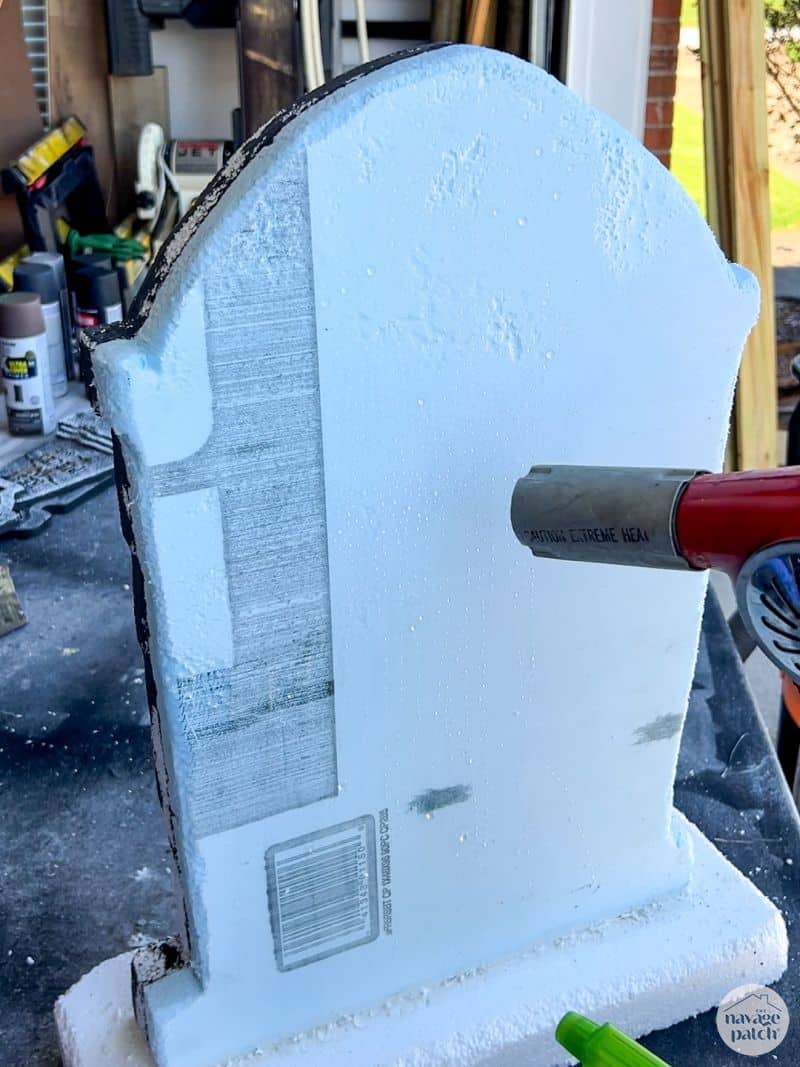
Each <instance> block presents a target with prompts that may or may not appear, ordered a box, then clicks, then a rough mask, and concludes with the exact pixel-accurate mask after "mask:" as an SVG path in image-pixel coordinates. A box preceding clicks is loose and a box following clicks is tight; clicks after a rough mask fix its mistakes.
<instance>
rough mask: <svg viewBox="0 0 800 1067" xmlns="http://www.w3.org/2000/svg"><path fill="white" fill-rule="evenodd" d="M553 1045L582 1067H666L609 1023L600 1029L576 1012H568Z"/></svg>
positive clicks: (557, 1029) (656, 1057) (665, 1064)
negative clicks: (574, 1058)
mask: <svg viewBox="0 0 800 1067" xmlns="http://www.w3.org/2000/svg"><path fill="white" fill-rule="evenodd" d="M556 1041H558V1043H559V1044H560V1045H563V1046H564V1048H565V1049H566V1050H567V1052H571V1053H572V1055H573V1056H575V1057H576V1058H577V1059H579V1060H580V1061H581V1063H582V1064H583V1067H669V1064H668V1063H666V1062H665V1061H664V1060H662V1059H660V1058H659V1057H658V1056H655V1055H654V1054H653V1053H652V1052H648V1050H647V1049H646V1048H644V1047H643V1046H642V1045H640V1044H638V1042H636V1041H634V1040H633V1038H631V1037H628V1035H627V1034H623V1033H622V1031H621V1030H617V1028H616V1027H615V1026H612V1025H611V1023H604V1024H603V1025H602V1026H601V1025H600V1023H593V1022H592V1020H591V1019H587V1018H586V1017H585V1016H583V1015H578V1013H577V1012H575V1011H568V1012H567V1014H566V1015H565V1016H564V1018H563V1019H562V1020H561V1022H560V1023H559V1024H558V1026H557V1027H556Z"/></svg>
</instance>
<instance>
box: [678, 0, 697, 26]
mask: <svg viewBox="0 0 800 1067" xmlns="http://www.w3.org/2000/svg"><path fill="white" fill-rule="evenodd" d="M699 25H700V16H699V15H698V13H697V0H683V3H682V4H681V28H684V27H688V28H690V29H693V30H696V29H697V27H698V26H699Z"/></svg>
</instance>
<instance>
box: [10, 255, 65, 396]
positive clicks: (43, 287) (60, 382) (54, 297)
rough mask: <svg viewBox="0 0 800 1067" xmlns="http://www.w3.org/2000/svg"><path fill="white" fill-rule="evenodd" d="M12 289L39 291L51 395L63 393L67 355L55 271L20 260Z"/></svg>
mask: <svg viewBox="0 0 800 1067" xmlns="http://www.w3.org/2000/svg"><path fill="white" fill-rule="evenodd" d="M14 290H15V292H20V293H38V294H39V299H40V300H41V302H42V315H43V316H44V328H45V330H46V332H47V350H48V358H49V361H50V385H51V386H52V389H53V396H64V394H65V393H66V391H67V359H66V353H65V351H64V334H63V330H62V326H61V303H60V301H59V291H58V284H57V282H56V279H55V275H54V274H53V272H52V271H51V270H50V268H49V267H47V266H46V265H45V264H44V263H29V262H25V261H24V260H23V262H22V263H18V264H17V266H16V267H15V268H14Z"/></svg>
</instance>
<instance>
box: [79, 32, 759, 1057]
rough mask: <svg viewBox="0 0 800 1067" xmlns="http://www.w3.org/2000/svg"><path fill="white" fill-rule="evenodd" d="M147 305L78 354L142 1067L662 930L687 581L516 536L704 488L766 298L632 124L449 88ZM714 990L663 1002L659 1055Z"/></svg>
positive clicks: (350, 99)
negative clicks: (475, 973) (92, 475)
mask: <svg viewBox="0 0 800 1067" xmlns="http://www.w3.org/2000/svg"><path fill="white" fill-rule="evenodd" d="M160 263H161V265H160V266H159V267H158V268H157V269H156V271H155V275H154V281H153V282H152V283H151V286H150V288H149V290H148V291H147V292H146V293H145V295H144V298H143V303H142V306H141V307H140V310H139V314H138V316H137V317H136V318H135V320H134V322H133V323H132V324H131V325H130V326H126V327H122V328H120V329H118V330H116V331H112V332H111V333H110V334H107V335H106V337H105V339H104V341H103V343H101V344H100V345H99V347H98V348H97V351H96V352H95V354H94V366H95V370H96V374H97V379H98V389H99V393H100V397H101V402H102V408H103V413H104V414H105V415H106V417H107V418H108V419H109V420H110V422H111V424H112V426H113V428H114V430H115V432H116V434H117V435H118V437H119V439H120V442H121V455H122V458H123V459H124V464H125V468H126V481H127V485H126V488H125V493H124V501H125V504H126V512H125V520H126V523H129V525H130V533H131V535H132V537H133V540H134V541H135V554H136V560H137V565H138V566H140V567H141V572H142V578H143V582H142V586H141V587H140V595H139V612H140V617H141V616H143V615H144V614H145V612H146V616H147V622H148V626H149V631H148V632H147V633H143V637H144V638H145V647H146V651H147V654H148V658H149V669H150V682H151V685H150V694H151V700H152V701H153V703H154V706H155V724H156V730H155V738H156V750H157V756H158V759H159V777H160V781H161V786H162V790H163V794H164V797H165V799H166V803H167V808H168V812H169V815H170V820H171V828H172V832H173V835H174V839H175V846H176V853H177V857H178V863H179V866H180V870H181V873H182V883H183V886H184V890H185V896H186V904H187V912H188V916H189V928H190V934H191V959H192V967H191V968H188V967H187V968H183V969H182V970H177V971H174V972H173V973H170V974H168V975H167V976H165V977H163V978H161V979H159V980H156V981H153V982H151V983H149V984H143V985H142V987H141V990H140V996H141V1004H142V1013H141V1014H142V1020H143V1021H144V1022H145V1023H146V1025H147V1027H148V1037H149V1041H150V1044H151V1047H152V1049H153V1052H154V1055H155V1058H156V1060H157V1062H158V1063H159V1065H160V1067H205V1065H206V1064H211V1063H214V1062H216V1061H217V1060H220V1059H223V1058H224V1057H225V1056H228V1055H233V1054H235V1053H239V1052H245V1051H247V1050H249V1049H252V1048H253V1047H255V1046H256V1045H258V1044H267V1043H270V1042H274V1041H280V1040H285V1039H289V1038H290V1037H291V1035H294V1034H297V1033H301V1032H305V1031H308V1030H309V1029H311V1028H313V1027H316V1026H319V1025H325V1024H327V1023H328V1022H329V1021H330V1020H332V1019H335V1018H338V1017H340V1016H342V1015H343V1014H345V1013H354V1012H355V1013H358V1012H369V1011H370V1010H371V1009H374V1008H375V1005H379V1004H382V1003H383V1002H384V1001H385V1000H386V998H387V997H392V996H401V997H403V996H409V997H410V998H411V1000H412V1001H414V1000H415V999H418V998H419V996H420V994H419V992H418V991H419V989H420V988H421V987H425V988H434V987H438V984H439V983H442V982H445V981H447V980H449V979H450V978H451V977H452V976H453V975H458V974H462V973H464V972H467V971H472V970H474V969H475V968H484V967H491V965H493V964H494V963H495V962H496V961H497V960H501V959H506V958H509V957H516V956H518V955H519V953H522V952H527V951H530V950H531V948H532V946H535V945H537V944H546V943H551V942H552V939H553V938H555V937H558V936H562V937H563V936H567V935H569V934H570V932H571V931H573V930H575V929H583V928H585V927H587V926H588V925H590V924H592V923H597V922H600V921H602V920H610V919H612V918H613V917H614V916H616V915H620V914H623V913H628V912H630V911H631V910H634V909H639V908H642V907H645V906H648V905H652V904H653V902H654V901H660V902H661V904H660V905H659V906H663V907H669V906H670V905H669V903H668V902H669V899H670V897H671V896H675V895H676V894H680V893H681V892H682V891H683V890H684V889H685V887H686V885H687V883H688V881H689V879H690V876H691V873H692V849H691V842H690V839H689V836H688V835H687V833H686V832H685V831H683V830H681V829H680V827H679V826H678V828H677V829H676V826H675V824H674V823H673V821H672V806H671V794H672V781H673V776H674V769H675V760H676V755H677V748H678V741H679V735H680V729H681V724H682V721H683V716H684V713H685V709H686V702H687V697H688V692H689V686H690V680H691V675H692V667H693V663H694V657H695V653H696V644H697V634H698V629H699V624H700V614H701V606H702V599H703V593H704V589H705V580H704V578H703V577H702V576H701V575H699V574H688V573H687V574H683V573H658V572H648V571H642V570H633V569H625V568H603V567H599V566H593V565H588V564H587V565H582V564H568V565H567V564H560V563H554V562H552V561H547V560H537V561H532V559H531V556H530V554H529V553H526V552H525V551H524V550H522V549H521V548H520V547H519V545H518V544H517V542H516V540H515V538H514V536H513V533H512V531H511V527H510V523H509V517H508V508H509V500H510V494H511V490H512V488H513V485H514V482H515V480H516V478H517V477H518V476H519V475H521V474H523V473H524V472H525V471H526V469H527V468H528V467H529V466H530V464H531V463H532V462H536V463H547V462H553V463H583V464H592V463H596V464H620V465H625V464H639V465H647V466H650V465H652V466H677V467H695V468H710V469H714V468H718V467H719V465H720V463H721V459H722V452H723V442H724V439H725V434H726V429H727V421H728V414H729V409H730V401H731V396H732V390H733V383H734V378H735V373H736V368H737V364H738V358H739V354H740V351H741V347H742V344H743V341H744V338H745V336H746V334H747V331H748V329H749V327H750V325H751V324H752V322H753V320H754V318H755V315H756V311H757V303H758V294H757V290H756V286H755V284H754V282H753V279H752V278H751V277H750V275H748V274H747V273H746V272H744V271H741V270H740V269H738V268H736V267H732V266H730V265H729V264H727V263H726V262H725V260H724V259H723V257H722V256H721V254H720V252H719V249H718V248H717V246H716V244H715V242H714V239H713V237H712V235H711V233H710V231H709V230H708V228H707V227H706V225H705V223H704V222H703V220H702V219H701V218H700V216H699V215H698V213H697V211H696V210H695V208H694V206H693V205H692V204H691V203H690V202H689V200H688V198H687V197H686V196H685V194H684V193H683V192H682V190H681V189H680V188H679V187H678V185H677V184H676V183H675V182H674V180H673V179H672V177H671V176H670V175H669V173H668V172H667V171H666V170H664V168H663V167H661V165H660V164H659V163H658V162H657V161H656V160H655V159H654V158H653V157H652V156H651V155H650V154H649V153H647V152H646V151H645V150H644V149H643V148H642V146H641V145H639V144H638V143H636V142H635V141H633V140H632V139H631V138H630V137H628V135H627V134H625V133H624V132H623V131H622V130H621V129H620V128H618V127H617V126H615V125H614V124H613V123H612V122H611V121H610V120H608V119H607V118H604V117H603V116H602V115H600V114H599V113H597V112H595V111H593V110H592V109H590V108H588V107H586V106H585V105H583V104H581V103H580V102H579V101H578V100H576V99H575V98H574V97H573V96H572V95H571V94H570V93H569V92H568V91H567V90H566V89H564V87H563V86H561V85H560V84H559V83H557V82H556V81H555V80H553V79H551V78H549V77H548V76H547V75H545V74H544V73H542V72H541V71H540V70H538V69H537V68H535V67H533V66H531V65H529V64H525V63H522V62H520V61H518V60H515V59H512V58H510V57H508V56H505V55H501V54H499V53H495V52H490V51H486V50H480V49H471V48H460V47H449V48H444V49H440V50H436V51H429V52H426V53H423V54H420V55H416V56H412V57H410V58H404V59H399V60H395V61H394V62H391V63H389V64H388V65H385V66H383V67H382V68H381V69H374V70H372V71H371V72H370V73H367V74H366V75H364V76H363V77H360V78H357V79H356V80H354V81H352V82H351V83H350V84H347V85H345V86H343V87H340V88H338V89H336V90H335V91H333V92H330V93H329V94H328V95H327V96H325V97H324V98H323V99H321V100H320V101H318V102H317V103H314V104H313V106H310V107H305V106H304V107H299V108H298V109H296V111H295V113H294V114H293V115H292V116H290V117H289V118H288V120H286V119H284V120H281V121H280V122H278V123H277V124H276V125H275V126H273V127H272V128H269V127H268V128H267V129H266V130H265V131H264V132H263V133H262V134H261V135H260V137H259V138H257V139H256V140H255V141H254V142H251V143H250V145H249V146H248V147H246V148H245V149H244V150H243V153H240V154H237V155H236V156H234V157H233V159H232V161H231V164H230V167H229V168H228V170H227V172H226V173H225V174H224V175H223V176H222V177H221V178H220V179H218V180H217V181H216V183H215V184H214V185H213V186H212V188H211V190H210V191H209V193H208V194H207V195H206V197H205V198H204V199H203V201H202V202H201V203H200V205H199V206H198V208H197V210H196V211H195V212H194V214H193V215H191V216H190V217H189V219H188V221H187V223H186V224H185V225H184V226H183V227H182V228H181V229H180V230H179V231H178V232H177V234H176V235H175V236H174V237H173V238H172V240H171V242H169V243H168V245H166V246H165V249H164V254H163V258H162V260H161V261H160ZM664 306H668V307H669V308H670V309H671V312H670V315H669V316H668V317H665V316H664V315H663V307H664ZM654 323H658V328H657V329H656V328H654ZM730 879H731V880H730V882H729V886H730V893H731V895H732V896H733V895H735V892H736V891H738V892H739V893H740V894H741V901H740V905H741V907H740V911H741V924H742V926H743V927H744V928H745V929H748V930H751V931H753V930H762V931H763V930H767V929H771V930H773V931H774V927H775V924H776V923H778V921H779V920H778V918H777V915H776V913H775V912H774V911H771V910H770V906H768V905H766V904H765V903H764V902H763V901H761V899H760V898H758V897H757V896H755V895H754V894H753V893H752V891H751V890H750V889H748V887H747V886H746V885H745V884H744V883H743V882H742V881H741V879H739V878H738V876H737V877H736V878H733V877H732V876H730ZM736 887H738V890H737V888H736ZM676 899H679V898H678V897H676ZM765 909H766V912H768V913H769V915H770V916H771V923H772V925H771V926H770V923H768V922H766V921H765ZM675 914H680V910H679V911H678V912H676V913H675ZM717 915H718V912H717V911H716V910H715V911H713V912H710V913H708V914H707V915H706V917H705V919H706V922H707V923H708V926H709V928H710V931H709V937H710V939H711V940H714V939H716V940H717V941H719V940H720V939H721V938H722V939H724V937H725V936H726V934H725V930H724V928H722V927H720V928H719V929H716V930H715V929H714V927H715V923H716V922H717ZM649 928H650V927H649V926H648V925H647V924H644V925H640V926H634V927H631V928H630V929H636V930H642V931H645V933H644V934H643V935H642V937H641V938H640V939H636V938H633V937H632V935H631V937H632V939H631V941H630V944H631V950H630V952H631V954H630V955H629V956H628V957H626V958H627V960H628V963H629V964H630V967H629V970H630V971H631V972H633V971H635V970H636V968H637V967H638V968H639V971H640V973H642V974H645V973H650V972H648V971H647V967H649V966H651V965H652V961H653V959H654V958H657V957H658V956H659V954H660V952H661V946H660V942H659V940H658V938H657V937H656V936H651V937H648V936H647V934H646V931H647V930H648V929H649ZM625 929H626V930H627V931H629V928H628V927H626V928H625ZM712 935H713V937H712ZM626 936H627V935H626ZM754 936H755V935H754ZM601 940H602V938H601ZM624 941H625V938H621V939H620V945H621V944H622V943H623V942H624ZM554 959H555V957H554ZM706 966H707V959H706V958H705V957H703V958H702V959H701V958H700V957H696V958H695V957H690V958H689V960H688V962H687V965H686V966H681V967H675V968H672V969H669V968H667V967H666V966H665V967H663V968H660V969H658V970H657V971H654V972H652V982H653V989H656V988H657V987H660V988H661V994H660V995H662V996H663V997H665V998H666V1001H667V1002H668V1003H670V1004H671V1005H672V1009H671V1011H672V1014H669V1015H668V1018H665V1019H664V1020H663V1021H674V1019H676V1018H678V1017H679V1014H680V1012H688V1011H691V1010H694V1008H695V1007H697V1006H705V1005H706V1002H705V1001H703V1004H702V1005H695V1004H694V1002H693V1000H692V991H693V990H695V988H696V987H695V985H693V983H694V981H695V978H696V975H695V972H694V968H700V970H701V971H702V969H703V968H705V967H706ZM490 973H491V974H492V976H493V977H492V983H494V982H495V980H496V978H495V976H496V974H497V973H499V972H496V971H494V970H492V971H491V972H490ZM536 973H537V974H539V978H538V979H536V981H534V979H533V978H531V983H530V984H529V985H528V986H527V987H526V990H525V996H526V997H527V999H528V1001H529V1002H530V1003H531V1004H534V1005H535V1004H536V1003H537V1002H538V1001H539V1000H540V999H541V998H542V997H546V996H547V995H548V993H547V985H546V984H545V985H542V983H543V982H544V974H543V972H542V973H539V972H536ZM586 973H587V980H589V981H591V982H595V983H596V986H595V988H596V989H597V990H602V989H603V988H604V987H605V984H606V983H604V981H603V980H602V977H601V975H600V974H599V973H597V974H595V975H593V976H592V977H591V978H588V973H589V972H586ZM487 981H488V979H487ZM481 982H483V979H481ZM537 982H538V983H539V984H537ZM676 983H677V984H676ZM443 988H448V989H449V986H448V987H443ZM469 988H478V987H477V986H472V985H469ZM481 988H483V985H482V986H481ZM699 988H700V987H697V990H698V991H699ZM448 996H449V994H448ZM596 997H600V993H597V994H596ZM587 998H588V993H587ZM588 999H591V998H588ZM640 1000H641V1003H642V1004H643V1005H644V1004H646V999H641V998H640ZM596 1002H597V1003H599V1000H596ZM494 1003H495V1004H497V1003H499V1002H498V1001H495V1002H494ZM376 1010H377V1009H376ZM520 1010H521V1009H520ZM529 1010H530V1011H535V1008H530V1009H529ZM643 1012H644V1014H643V1015H642V1018H641V1019H640V1020H639V1023H638V1024H637V1025H636V1026H634V1027H633V1028H634V1029H642V1028H646V1027H643V1026H642V1023H646V1022H647V1018H648V1017H647V1012H646V1011H644V1009H643ZM431 1018H433V1016H431ZM437 1019H438V1021H437V1025H438V1026H439V1027H440V1031H439V1034H438V1036H437V1038H436V1039H437V1040H443V1041H446V1040H447V1031H448V1027H447V1025H446V1023H445V1019H446V1013H445V1014H441V1015H439V1016H438V1017H437ZM630 1021H635V1020H634V1019H633V1018H632V1019H631V1020H630ZM487 1027H488V1029H486V1031H485V1034H484V1038H481V1040H482V1041H483V1042H484V1044H483V1046H481V1047H482V1048H483V1052H482V1054H485V1055H486V1056H489V1055H490V1053H489V1051H488V1050H489V1047H490V1046H491V1047H492V1048H493V1049H494V1050H495V1052H493V1053H491V1055H495V1054H496V1055H497V1056H498V1057H500V1059H498V1060H497V1062H498V1063H500V1062H502V1056H504V1055H505V1053H504V1052H503V1051H502V1049H503V1048H504V1045H505V1043H506V1042H508V1041H512V1035H513V1026H511V1028H510V1029H509V1028H507V1027H505V1025H503V1026H499V1027H497V1028H493V1026H492V1025H490V1024H489V1023H487ZM442 1028H443V1029H442ZM450 1029H452V1027H451V1028H450ZM431 1040H433V1038H432V1037H431ZM476 1040H478V1039H477V1038H476ZM512 1043H513V1041H512ZM376 1047H378V1046H373V1052H374V1049H375V1048H376ZM397 1055H398V1056H400V1055H404V1056H405V1055H410V1052H409V1051H408V1049H407V1048H406V1046H405V1045H403V1051H402V1052H400V1051H398V1053H397ZM409 1062H412V1061H409ZM465 1062H467V1061H465ZM486 1062H489V1060H487V1061H486ZM492 1062H494V1061H492Z"/></svg>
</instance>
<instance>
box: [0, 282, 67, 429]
mask: <svg viewBox="0 0 800 1067" xmlns="http://www.w3.org/2000/svg"><path fill="white" fill-rule="evenodd" d="M0 370H1V371H2V376H3V387H4V389H5V394H6V411H7V412H8V429H9V431H10V432H11V433H13V434H36V433H52V432H53V430H55V428H56V414H55V406H54V403H53V394H52V391H51V388H50V372H49V367H48V352H47V333H46V331H45V325H44V315H43V314H42V302H41V300H40V299H39V296H38V295H37V294H36V293H5V294H4V295H2V296H0Z"/></svg>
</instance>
